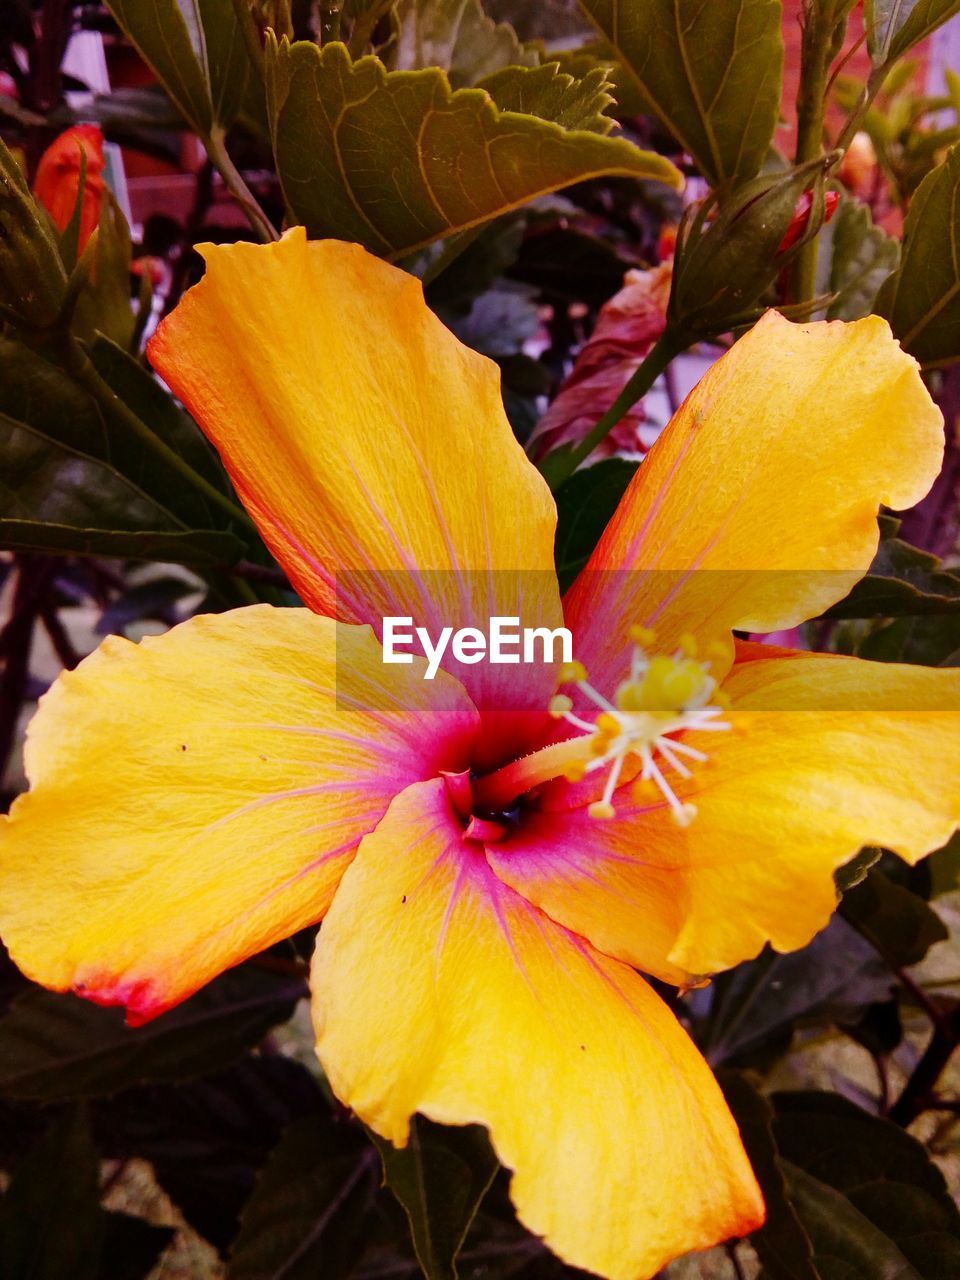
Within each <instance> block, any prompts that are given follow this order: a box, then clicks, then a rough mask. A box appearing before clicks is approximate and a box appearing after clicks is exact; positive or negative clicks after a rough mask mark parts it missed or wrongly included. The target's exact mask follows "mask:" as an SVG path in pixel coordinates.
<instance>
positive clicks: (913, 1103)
mask: <svg viewBox="0 0 960 1280" xmlns="http://www.w3.org/2000/svg"><path fill="white" fill-rule="evenodd" d="M958 1044H960V1008H957V1009H953V1010H952V1011H951V1012H950V1013H949V1014H946V1015H944V1016H942V1017H941V1019H940V1020H939V1021H938V1022H937V1023H935V1024H934V1028H933V1035H932V1036H931V1037H930V1043H929V1044H928V1045H927V1047H926V1050H925V1051H924V1053H923V1056H922V1057H921V1059H920V1061H919V1062H918V1063H917V1065H916V1067H915V1068H914V1071H913V1074H912V1075H911V1077H910V1079H909V1080H908V1081H907V1083H906V1084H905V1085H904V1088H903V1092H902V1093H901V1094H900V1097H899V1098H898V1099H897V1100H896V1102H895V1103H894V1104H893V1106H892V1107H891V1108H890V1113H889V1118H890V1119H891V1120H893V1121H894V1123H895V1124H899V1125H903V1126H904V1127H906V1126H907V1125H908V1124H909V1123H910V1121H911V1120H915V1119H916V1117H917V1116H918V1115H920V1114H921V1112H923V1111H925V1110H926V1108H927V1106H928V1104H929V1103H930V1102H931V1101H932V1100H933V1097H934V1088H935V1087H936V1083H937V1081H938V1080H939V1079H940V1077H941V1075H942V1074H943V1072H944V1070H945V1069H946V1067H947V1064H948V1063H949V1061H950V1059H951V1058H952V1057H953V1054H954V1051H955V1049H956V1048H957V1045H958Z"/></svg>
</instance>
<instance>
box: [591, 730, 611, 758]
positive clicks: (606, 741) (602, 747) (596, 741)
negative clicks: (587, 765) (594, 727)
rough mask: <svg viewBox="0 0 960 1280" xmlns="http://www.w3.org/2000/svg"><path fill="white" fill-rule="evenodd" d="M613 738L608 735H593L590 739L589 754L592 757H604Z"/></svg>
mask: <svg viewBox="0 0 960 1280" xmlns="http://www.w3.org/2000/svg"><path fill="white" fill-rule="evenodd" d="M612 741H613V738H612V737H611V736H610V735H609V734H608V733H595V734H594V735H593V737H592V738H591V739H590V754H591V755H592V756H605V755H606V754H607V748H608V747H609V746H610V743H611V742H612Z"/></svg>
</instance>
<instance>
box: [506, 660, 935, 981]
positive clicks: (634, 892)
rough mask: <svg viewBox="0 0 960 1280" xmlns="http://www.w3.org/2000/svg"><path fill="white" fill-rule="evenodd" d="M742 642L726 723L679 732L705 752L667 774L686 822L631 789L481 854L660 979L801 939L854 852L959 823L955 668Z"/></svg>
mask: <svg viewBox="0 0 960 1280" xmlns="http://www.w3.org/2000/svg"><path fill="white" fill-rule="evenodd" d="M740 651H741V656H743V657H744V658H745V659H746V660H745V661H743V662H739V663H737V664H736V665H735V666H734V667H733V669H732V670H731V672H730V674H729V676H728V677H727V679H726V681H725V682H724V686H723V689H724V692H725V693H726V694H728V696H729V697H730V699H731V703H732V710H731V711H730V712H729V713H728V714H727V715H726V717H725V718H726V719H727V720H728V721H729V722H730V723H731V725H732V728H731V729H730V730H729V731H727V732H721V733H700V734H697V733H690V734H687V735H685V737H684V741H686V742H687V743H689V744H690V745H691V746H695V747H698V748H700V749H702V750H703V751H704V752H706V753H707V755H708V757H709V759H708V760H707V761H706V762H705V763H693V764H691V770H692V774H693V776H692V777H691V778H690V779H689V780H684V779H681V778H679V777H678V776H677V775H676V774H673V773H671V772H670V771H669V770H666V772H667V775H668V777H669V780H670V784H671V786H672V787H673V789H674V791H675V792H676V794H677V795H678V797H679V798H680V799H681V800H682V801H685V802H689V803H692V804H694V805H695V806H696V809H697V816H696V818H695V819H694V821H693V822H692V823H691V824H690V825H689V826H688V827H685V828H681V827H678V826H677V825H676V823H675V822H673V821H672V820H671V817H670V812H669V809H668V807H667V805H666V804H665V802H664V801H663V798H662V797H661V796H660V795H659V794H658V792H657V791H656V789H655V788H654V787H653V784H652V783H642V782H636V783H634V784H633V785H632V786H630V787H627V788H624V789H623V790H621V791H620V792H618V793H617V796H616V806H615V807H616V818H615V819H613V820H612V821H611V822H607V823H595V824H592V825H591V823H590V820H589V819H588V818H585V817H584V816H583V813H582V812H580V811H578V812H574V813H562V812H556V813H550V814H543V815H542V816H541V817H539V818H538V819H537V820H536V821H535V822H534V823H531V824H530V827H529V833H527V832H524V831H522V830H521V832H520V834H519V835H518V837H516V838H515V840H513V841H508V842H505V843H504V844H503V845H502V846H495V847H493V848H491V851H490V857H491V859H492V860H493V861H494V865H495V866H496V869H497V871H498V874H500V875H502V876H503V877H504V879H506V880H507V881H508V882H509V883H510V884H512V885H514V886H515V887H516V888H517V889H518V890H519V891H521V892H523V893H524V894H525V895H527V896H529V897H530V898H531V899H532V900H533V901H535V902H538V903H540V904H541V905H542V906H543V908H544V909H545V910H546V911H548V912H549V913H550V914H551V916H553V917H554V918H555V919H557V920H558V921H560V922H562V923H563V924H565V925H567V926H569V927H570V928H574V929H577V930H578V931H580V932H582V933H584V934H585V935H586V936H588V937H589V938H590V939H591V940H592V941H593V942H594V943H595V944H596V945H598V946H600V947H602V948H603V949H604V950H606V951H609V952H611V953H612V954H614V955H617V956H620V957H622V958H623V959H625V960H628V961H629V962H630V963H632V964H635V965H637V966H638V967H641V968H643V969H644V970H645V971H647V972H649V973H653V974H656V975H657V976H659V977H662V978H664V979H666V980H667V981H673V982H676V981H681V982H682V981H683V980H684V974H687V975H690V974H704V973H713V972H716V971H718V970H721V969H726V968H729V967H730V966H732V965H735V964H738V963H739V962H740V961H741V960H745V959H748V958H749V957H751V956H754V955H756V954H757V952H758V951H759V950H760V949H761V948H762V947H763V945H764V944H765V943H766V942H771V943H772V944H773V946H774V947H775V948H776V949H777V950H779V951H791V950H794V949H796V948H798V947H802V946H805V945H806V944H807V943H808V942H809V941H810V939H811V938H812V937H813V935H814V934H815V933H816V932H817V931H818V930H819V929H822V928H823V927H824V925H825V924H826V923H827V921H828V920H829V918H830V915H831V913H832V912H833V910H834V908H835V907H836V901H837V899H836V893H835V890H834V881H833V873H834V871H835V870H836V869H837V868H838V867H840V866H842V865H843V864H844V863H845V862H848V861H849V860H850V859H851V858H852V857H853V856H854V855H855V854H856V853H857V852H858V851H859V850H860V849H861V848H863V847H864V846H867V845H880V846H883V847H885V848H888V849H892V850H893V851H894V852H895V853H898V854H899V855H900V856H901V857H903V858H905V859H906V860H907V861H909V862H915V861H917V860H918V859H919V858H922V857H923V856H924V855H925V854H927V853H931V852H932V851H933V850H935V849H938V848H940V846H941V845H943V844H945V843H946V841H947V840H948V839H949V837H950V835H951V833H952V832H953V831H954V830H955V829H956V827H957V826H958V825H960V780H958V775H957V771H956V767H955V758H956V751H957V743H958V742H960V671H957V670H954V669H950V670H943V669H936V668H930V667H910V666H900V665H896V664H892V663H873V662H863V661H860V660H858V659H855V658H843V657H829V656H822V655H816V654H793V653H790V652H789V651H786V650H779V651H778V650H770V649H765V648H764V646H761V645H743V646H740ZM514 849H515V853H516V856H515V857H511V853H512V852H514Z"/></svg>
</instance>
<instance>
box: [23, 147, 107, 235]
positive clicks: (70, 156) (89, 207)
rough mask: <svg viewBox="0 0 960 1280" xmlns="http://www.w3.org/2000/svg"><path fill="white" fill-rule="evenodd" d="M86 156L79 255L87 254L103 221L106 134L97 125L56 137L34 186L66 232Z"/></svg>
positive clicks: (36, 194) (42, 161) (74, 204)
mask: <svg viewBox="0 0 960 1280" xmlns="http://www.w3.org/2000/svg"><path fill="white" fill-rule="evenodd" d="M83 153H86V158H87V172H86V181H85V184H84V188H83V203H82V205H81V208H80V235H79V239H78V242H77V252H78V253H82V252H83V250H84V248H85V246H86V243H87V241H88V240H89V239H90V237H91V236H92V235H93V233H94V231H95V230H96V228H97V223H98V222H99V220H100V202H101V199H102V197H103V189H104V179H103V170H104V159H103V134H102V133H101V132H100V130H99V129H98V128H97V127H96V125H92V124H79V125H76V126H74V128H72V129H67V130H66V131H65V132H64V133H61V134H60V136H59V137H58V138H55V139H54V141H53V142H52V143H51V144H50V146H49V147H47V149H46V151H45V152H44V153H43V155H42V156H41V157H40V163H39V165H38V166H37V175H36V178H35V179H34V183H33V194H34V195H35V196H36V197H37V199H38V200H39V201H40V203H41V204H42V205H43V206H44V208H45V209H46V210H47V212H48V213H49V214H50V216H51V218H53V221H54V223H55V224H56V225H57V227H58V228H59V229H60V230H61V231H63V230H65V229H66V227H67V225H68V224H69V222H70V219H71V217H72V216H73V211H74V208H75V207H76V203H77V192H78V191H79V189H80V170H81V156H82V154H83Z"/></svg>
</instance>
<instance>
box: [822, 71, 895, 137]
mask: <svg viewBox="0 0 960 1280" xmlns="http://www.w3.org/2000/svg"><path fill="white" fill-rule="evenodd" d="M889 70H890V68H889V67H888V66H887V65H886V64H884V65H882V66H879V67H874V69H873V70H872V71H871V72H870V76H869V78H868V79H867V83H866V85H865V86H864V89H863V92H862V93H861V95H860V100H859V102H858V103H857V105H856V106H855V107H854V109H853V110H852V111H851V112H850V115H849V116H848V117H847V120H846V123H845V124H844V126H843V128H842V129H841V131H840V136H839V137H838V138H837V141H836V142H835V144H834V146H835V148H836V149H837V150H838V151H841V152H842V151H846V149H847V147H849V145H850V143H851V142H852V141H853V135H854V134H855V133H856V132H857V130H858V129H859V128H860V125H861V123H862V121H863V117H864V116H865V115H866V114H867V112H868V111H869V110H870V107H871V106H872V105H873V100H874V98H875V97H876V96H877V94H878V93H879V92H880V90H881V89H882V88H883V82H884V80H886V78H887V72H888V71H889Z"/></svg>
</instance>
